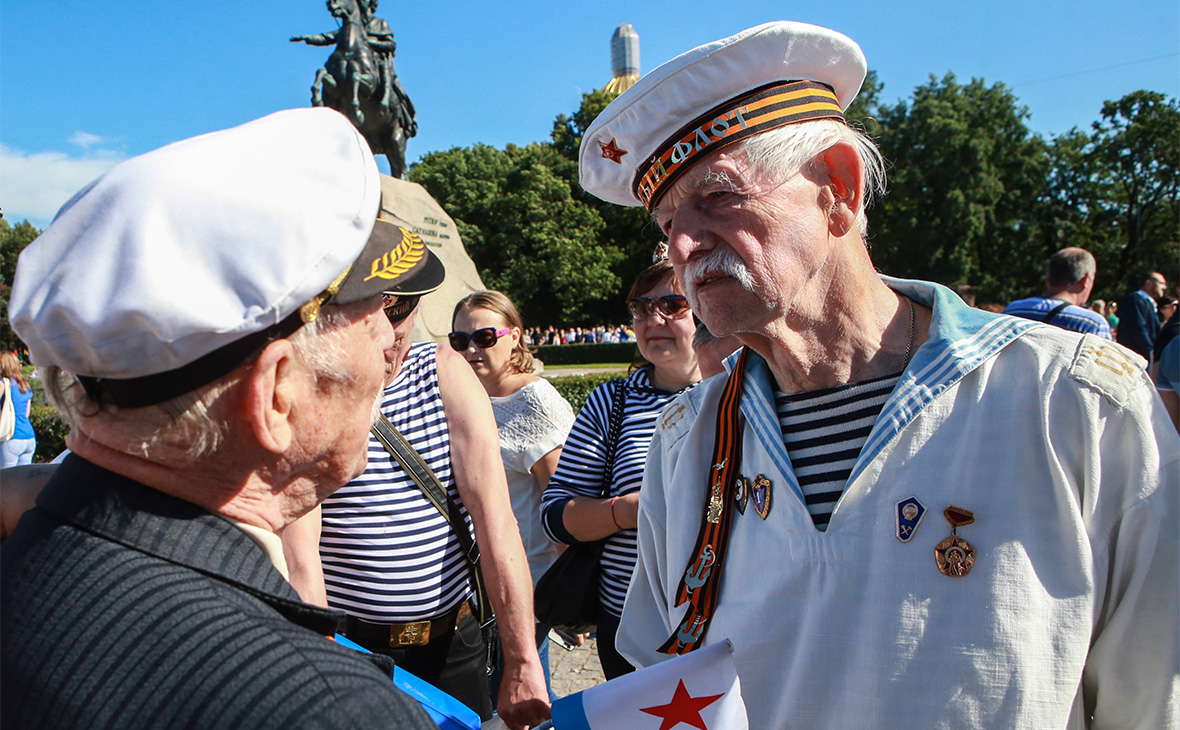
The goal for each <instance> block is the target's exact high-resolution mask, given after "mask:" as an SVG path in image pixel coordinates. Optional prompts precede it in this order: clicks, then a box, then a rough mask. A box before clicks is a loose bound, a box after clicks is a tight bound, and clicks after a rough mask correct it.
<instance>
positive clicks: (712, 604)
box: [660, 347, 749, 654]
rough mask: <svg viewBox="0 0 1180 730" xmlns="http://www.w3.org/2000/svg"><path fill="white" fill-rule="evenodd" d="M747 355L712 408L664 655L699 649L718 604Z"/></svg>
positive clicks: (737, 459) (739, 439)
mask: <svg viewBox="0 0 1180 730" xmlns="http://www.w3.org/2000/svg"><path fill="white" fill-rule="evenodd" d="M748 354H749V350H748V349H747V348H745V347H743V348H742V352H741V355H739V356H738V360H737V364H736V365H735V366H734V369H733V372H731V373H730V374H729V380H728V381H727V382H726V384H725V390H724V391H722V393H721V402H720V404H719V405H718V407H717V435H716V439H715V440H714V442H713V460H712V462H711V463H710V465H709V474H708V477H707V478H706V480H705V509H704V515H703V516H702V517H701V529H700V531H699V532H698V533H697V542H696V546H695V547H694V548H693V552H692V558H691V559H690V560H689V562H688V567H687V568H685V569H684V575H683V576H682V577H681V579H680V587H679V588H678V589H677V591H676V605H677V606H680V605H682V604H684V603H685V602H688V604H689V607H688V611H686V612H685V614H684V619H683V620H681V622H680V626H679V627H677V629H676V632H675V633H674V634H672V636H671V637H669V639H668V640H667V641H666V642H664V645H663V646H661V647H660V651H662V652H664V653H665V654H687V653H688V652H690V651H693V650H694V649H699V648H700V647H701V645H702V644H703V643H704V641H705V636H706V635H707V634H708V633H709V623H710V622H711V621H712V620H713V611H714V609H715V608H716V607H717V601H718V598H719V594H720V592H721V571H722V569H723V568H724V567H725V553H726V550H727V548H728V547H729V533H730V526H731V524H732V522H733V512H734V506H733V501H734V482H735V480H736V479H737V476H738V473H739V470H740V469H741V462H742V429H741V419H740V415H741V404H742V390H743V384H744V381H745V373H746V357H747V355H748Z"/></svg>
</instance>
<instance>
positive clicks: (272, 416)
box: [246, 340, 299, 454]
mask: <svg viewBox="0 0 1180 730" xmlns="http://www.w3.org/2000/svg"><path fill="white" fill-rule="evenodd" d="M297 375H298V368H297V367H296V366H295V349H294V348H293V347H292V346H291V343H290V342H289V341H287V340H275V341H274V342H272V343H270V344H269V345H267V346H266V349H265V350H263V351H262V354H261V355H259V356H258V359H257V360H255V361H254V365H253V366H252V367H251V368H250V370H249V374H248V375H247V376H246V377H247V380H246V387H247V390H246V418H247V420H248V421H249V423H250V428H251V430H252V431H253V433H254V437H255V438H256V439H258V443H259V445H261V446H262V447H263V448H264V449H266V450H267V451H271V452H273V453H276V454H282V453H285V452H286V451H287V449H289V448H290V446H291V441H292V438H293V435H292V434H293V429H292V426H291V414H292V411H293V410H294V407H295V400H296V396H297V393H298V388H299V384H298V381H297V380H296V376H297Z"/></svg>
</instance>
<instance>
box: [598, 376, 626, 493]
mask: <svg viewBox="0 0 1180 730" xmlns="http://www.w3.org/2000/svg"><path fill="white" fill-rule="evenodd" d="M615 382H616V383H618V385H616V386H615V391H614V393H612V394H611V402H610V414H609V422H610V425H609V426H608V427H607V431H606V468H605V469H604V470H603V472H602V492H601V496H602V497H603V498H604V499H605V498H606V497H607V495H609V494H610V481H611V472H612V471H614V468H615V452H616V451H618V446H619V434H621V433H622V431H623V406H624V403H625V402H626V400H627V381H626V380H624V379H622V378H619V379H618V380H616V381H615Z"/></svg>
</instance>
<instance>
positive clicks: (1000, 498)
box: [580, 22, 1180, 730]
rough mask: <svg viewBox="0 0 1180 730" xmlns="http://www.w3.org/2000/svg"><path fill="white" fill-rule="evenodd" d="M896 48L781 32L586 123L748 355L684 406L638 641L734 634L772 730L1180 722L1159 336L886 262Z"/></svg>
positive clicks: (668, 421)
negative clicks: (1150, 346)
mask: <svg viewBox="0 0 1180 730" xmlns="http://www.w3.org/2000/svg"><path fill="white" fill-rule="evenodd" d="M865 69H866V65H865V60H864V56H863V55H862V53H861V51H860V48H859V47H858V46H857V45H856V44H855V43H854V42H852V41H851V40H849V39H848V38H846V37H845V36H843V35H840V34H839V33H836V32H833V31H830V30H827V29H824V28H818V27H815V26H811V25H806V24H802V23H787V22H779V23H769V24H766V25H763V26H759V27H757V28H752V29H750V30H747V31H744V32H742V33H739V34H738V35H735V36H733V37H730V38H727V39H724V40H721V41H717V42H715V43H711V44H708V45H705V46H702V47H700V48H697V49H695V50H693V51H690V52H688V53H686V54H684V55H682V56H679V57H677V58H676V59H674V60H672V61H670V62H668V63H667V64H665V65H664V66H661V67H660V68H658V69H656V70H655V71H653V72H651V73H650V74H648V75H647V76H646V77H644V78H643V79H641V80H640V81H639V83H637V84H636V85H635V86H634V87H632V88H631V89H630V90H628V91H627V92H626V93H624V94H623V95H622V96H620V97H619V98H618V99H617V100H616V101H615V102H614V103H613V104H611V106H609V107H608V108H607V109H606V110H605V111H604V112H603V114H602V115H601V116H600V117H599V118H598V119H597V120H596V121H595V122H594V124H593V125H591V127H590V129H588V130H587V132H586V135H585V137H584V139H583V143H582V149H581V153H580V166H581V179H582V184H583V186H584V187H585V188H586V189H587V190H589V191H590V192H592V193H594V194H595V195H597V196H599V197H601V198H603V199H604V200H608V201H611V202H615V203H618V204H621V205H644V206H646V207H647V208H648V210H649V211H650V212H651V215H652V219H653V220H654V221H655V223H656V224H657V225H659V227H660V228H661V229H662V230H663V231H664V233H665V234H666V235H667V236H668V248H669V256H670V258H671V260H672V262H673V264H674V265H675V267H676V271H677V274H678V275H679V276H680V277H681V280H682V281H683V282H684V284H685V287H686V291H687V295H688V298H689V300H690V302H691V303H692V307H693V311H694V312H696V314H697V315H698V316H699V317H700V318H701V319H702V321H703V322H704V323H705V325H706V326H707V327H708V328H709V330H710V331H711V332H712V333H713V334H715V335H717V336H719V337H725V336H728V335H736V336H737V338H738V339H739V340H740V341H741V342H742V343H743V345H744V347H743V348H742V350H741V351H739V352H738V353H735V354H734V355H733V356H731V357H730V358H729V359H728V361H727V364H728V367H729V369H730V374H729V376H728V377H715V378H712V379H711V380H709V381H706V382H705V383H703V384H702V385H701V386H699V387H697V388H695V389H693V390H691V391H689V392H687V393H685V394H683V395H681V396H680V397H679V398H678V399H676V400H675V401H673V402H672V403H671V404H669V405H668V406H667V408H666V409H665V411H664V414H663V416H662V418H661V420H660V422H659V423H658V426H657V430H656V434H655V437H654V439H653V441H652V446H651V450H650V455H649V457H648V462H647V469H646V472H645V477H644V484H643V488H642V490H641V492H640V494H641V497H640V507H639V520H638V521H639V525H638V530H639V563H638V566H637V568H636V572H635V575H634V578H633V581H632V583H631V589H630V591H629V593H628V596H627V601H626V604H625V607H624V612H623V617H622V626H621V629H620V631H619V636H618V647H619V649H620V651H621V652H622V654H623V655H624V656H625V657H627V658H628V659H629V660H630V661H632V662H633V663H635V664H636V665H637V666H641V667H642V666H647V665H650V664H653V663H655V662H658V661H661V660H664V659H667V658H668V657H669V656H671V655H675V654H683V653H686V652H689V651H693V650H695V649H697V648H700V647H701V646H704V645H706V644H711V643H716V642H720V641H725V640H729V641H730V642H732V644H733V646H734V657H735V662H736V665H737V669H738V674H739V676H740V678H741V683H742V691H743V695H744V697H745V700H746V703H747V706H748V711H749V717H750V726H751V727H757V728H760V729H762V730H773V729H774V728H788V727H789V728H809V729H815V728H852V727H856V728H876V727H880V728H896V727H913V728H927V727H929V728H934V727H938V728H968V727H972V728H1052V727H1056V728H1060V727H1071V728H1072V727H1115V726H1117V727H1137V728H1161V727H1170V728H1175V727H1177V726H1180V718H1178V715H1180V709H1178V708H1180V671H1178V666H1180V658H1178V657H1180V642H1178V639H1177V620H1176V617H1177V615H1178V614H1180V608H1178V604H1180V595H1178V594H1180V574H1178V572H1177V565H1178V563H1180V560H1178V557H1180V555H1178V553H1180V551H1178V543H1177V535H1178V534H1180V524H1178V513H1180V507H1178V504H1177V502H1178V490H1177V489H1176V488H1175V487H1176V485H1177V484H1180V439H1178V438H1177V437H1176V434H1174V433H1172V432H1171V429H1170V427H1169V425H1168V422H1167V420H1166V414H1165V412H1164V409H1163V407H1162V404H1161V403H1160V402H1159V400H1158V398H1156V397H1155V395H1154V393H1153V392H1152V389H1151V383H1150V382H1149V381H1148V379H1147V378H1146V377H1145V376H1144V375H1143V374H1142V372H1141V363H1140V362H1138V359H1137V358H1136V356H1135V355H1134V354H1132V353H1130V352H1129V351H1127V350H1125V349H1123V348H1121V347H1119V346H1117V345H1114V344H1112V343H1110V342H1107V341H1104V340H1101V339H1099V338H1096V337H1093V336H1091V335H1079V334H1077V333H1070V332H1066V331H1064V330H1060V329H1059V328H1055V327H1048V326H1044V325H1042V324H1039V323H1034V322H1031V321H1028V320H1020V319H1016V318H1012V317H1004V316H998V315H993V314H989V313H987V312H982V311H980V310H975V309H971V308H968V307H966V306H965V305H964V304H963V303H962V302H961V300H960V299H959V298H958V297H957V296H956V295H955V294H954V293H953V292H951V291H950V290H949V289H946V288H945V287H942V286H938V285H936V284H929V283H925V282H918V281H903V280H899V279H891V278H887V277H883V276H881V275H879V274H878V272H877V271H876V270H875V269H874V266H873V262H872V260H871V259H870V257H869V253H868V250H867V247H866V245H865V235H866V230H867V217H866V214H865V210H866V207H867V204H868V201H869V198H870V197H871V196H872V195H873V194H874V193H877V192H879V191H880V190H881V189H882V188H883V187H884V164H883V161H882V160H881V157H880V154H879V153H878V152H877V150H876V148H875V147H874V145H873V143H872V142H871V141H870V140H869V139H868V138H866V137H865V136H864V135H862V134H860V133H859V132H857V131H856V130H853V129H852V128H850V127H849V126H848V125H847V124H846V123H845V120H844V118H843V110H844V109H845V108H847V106H848V104H849V103H850V102H851V101H852V99H853V98H854V97H855V96H856V94H857V92H858V91H859V89H860V85H861V83H862V81H863V79H864V75H865ZM917 164H920V162H918V163H917ZM960 530H962V532H960ZM686 692H687V693H688V694H689V695H690V696H692V697H694V698H695V695H693V689H692V688H691V687H689V688H686ZM707 699H708V698H707V697H706V698H695V699H694V700H693V701H695V702H697V703H698V704H697V705H695V706H698V707H700V706H703V705H700V704H699V703H704V702H706V700H707ZM685 701H686V702H687V701H688V700H685Z"/></svg>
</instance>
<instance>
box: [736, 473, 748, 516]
mask: <svg viewBox="0 0 1180 730" xmlns="http://www.w3.org/2000/svg"><path fill="white" fill-rule="evenodd" d="M749 501H750V480H749V479H746V478H745V477H743V476H739V477H738V478H737V479H735V480H734V484H733V506H734V507H737V511H738V512H739V513H740V514H743V515H744V514H746V504H747V503H749Z"/></svg>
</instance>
